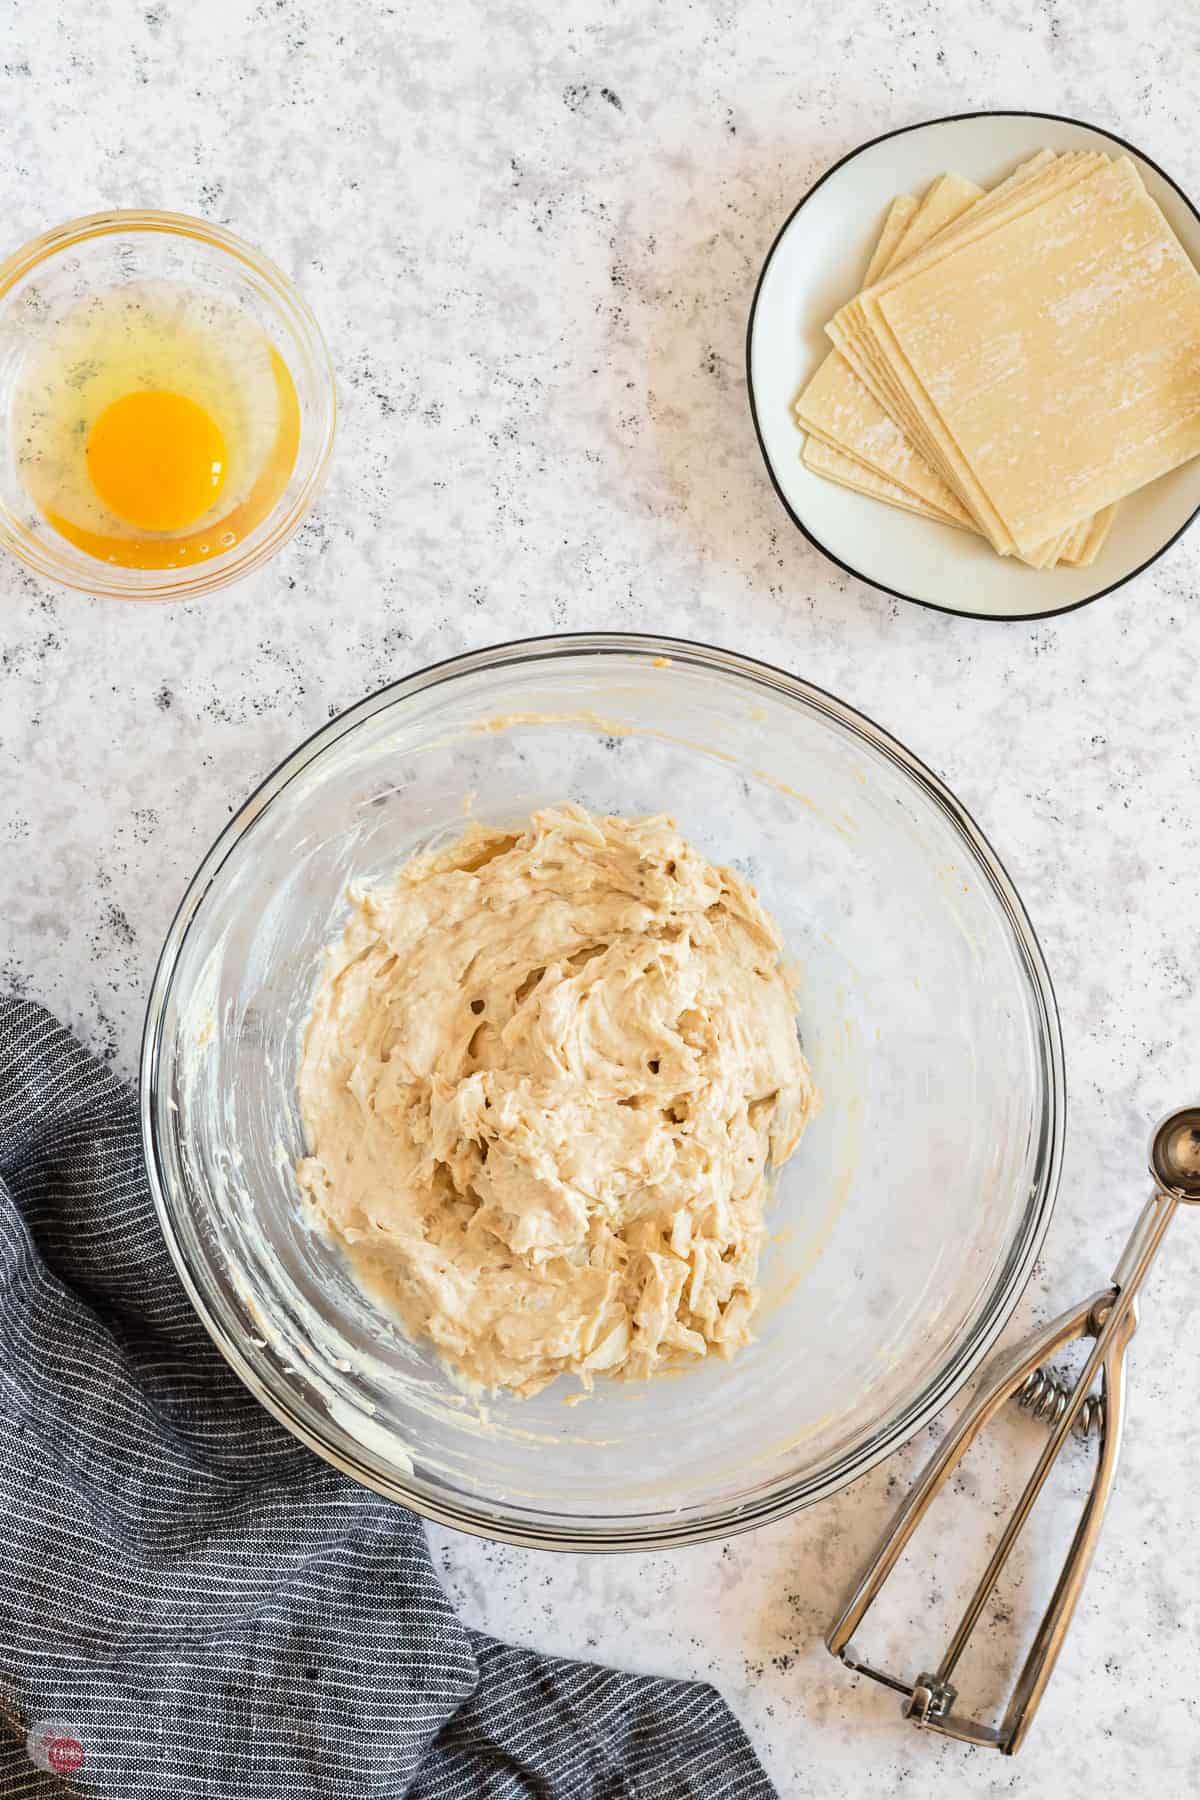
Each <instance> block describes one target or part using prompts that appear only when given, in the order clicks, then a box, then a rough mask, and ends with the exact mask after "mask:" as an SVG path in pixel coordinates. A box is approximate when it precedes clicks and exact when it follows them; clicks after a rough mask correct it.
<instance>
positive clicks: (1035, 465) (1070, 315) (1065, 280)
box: [795, 150, 1200, 569]
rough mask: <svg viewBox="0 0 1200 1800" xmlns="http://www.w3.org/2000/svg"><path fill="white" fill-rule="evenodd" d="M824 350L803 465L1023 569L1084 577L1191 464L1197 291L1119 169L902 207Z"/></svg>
mask: <svg viewBox="0 0 1200 1800" xmlns="http://www.w3.org/2000/svg"><path fill="white" fill-rule="evenodd" d="M826 331H827V333H828V335H829V337H830V338H831V339H832V340H833V343H834V345H835V346H836V348H835V350H834V351H833V352H832V354H831V355H829V356H827V357H826V359H825V361H824V362H823V363H822V365H821V367H820V368H819V369H818V370H817V372H816V374H815V375H814V376H813V378H812V380H811V381H810V382H809V383H808V385H807V387H806V388H805V389H804V391H803V392H802V393H801V395H800V397H799V399H798V400H797V401H796V403H795V415H796V422H797V424H799V425H800V427H801V428H802V430H803V431H804V432H805V433H806V440H805V444H804V449H803V457H804V461H805V463H806V464H807V466H808V467H809V468H810V469H812V470H813V471H814V472H815V473H816V474H818V475H822V476H825V477H826V478H827V479H828V480H831V481H836V482H839V483H840V484H841V485H843V486H845V487H850V488H853V489H855V490H856V491H857V492H859V493H862V494H868V495H870V496H871V497H872V498H874V499H877V500H883V501H886V502H887V503H888V504H889V505H891V506H898V507H901V508H903V509H904V510H905V511H907V512H914V513H918V514H920V516H921V517H923V518H929V519H935V520H937V521H939V522H940V523H942V524H945V525H953V526H956V527H957V528H959V529H960V530H964V531H974V532H977V533H978V534H979V535H980V536H981V537H983V538H985V539H986V540H987V542H988V543H989V544H990V545H991V546H992V548H993V549H994V550H995V551H996V552H997V553H998V554H999V555H1001V556H1016V557H1018V558H1019V559H1020V560H1021V561H1023V562H1026V563H1029V564H1030V565H1032V567H1034V568H1038V569H1044V568H1050V567H1052V566H1053V565H1054V564H1056V563H1068V564H1086V563H1090V562H1092V561H1093V560H1094V558H1095V557H1096V555H1097V553H1098V551H1099V550H1100V547H1101V545H1102V544H1103V543H1104V540H1105V538H1106V536H1107V535H1108V531H1109V528H1110V526H1111V524H1112V521H1113V515H1114V513H1115V511H1116V507H1117V503H1118V501H1120V500H1122V499H1124V498H1125V497H1126V495H1128V494H1132V493H1134V492H1135V491H1136V490H1137V489H1138V488H1140V487H1144V486H1145V485H1146V483H1147V482H1150V481H1154V480H1156V479H1157V478H1158V477H1159V476H1160V475H1165V474H1166V473H1167V471H1168V470H1169V469H1173V468H1175V467H1177V466H1178V465H1179V464H1180V463H1182V462H1186V461H1187V460H1188V459H1189V458H1190V457H1193V456H1196V455H1197V454H1200V275H1198V274H1197V271H1196V269H1195V267H1194V266H1193V264H1192V262H1191V261H1190V259H1189V257H1188V255H1187V253H1186V251H1185V250H1184V249H1183V246H1182V245H1181V244H1180V243H1179V240H1178V239H1177V238H1176V236H1175V234H1174V232H1173V231H1172V230H1171V228H1170V226H1169V225H1168V223H1167V221H1166V219H1165V218H1164V217H1163V215H1162V212H1161V211H1160V210H1159V208H1158V206H1157V205H1156V204H1155V202H1154V201H1153V200H1152V199H1151V198H1150V196H1149V194H1148V193H1147V192H1146V189H1145V187H1144V186H1143V184H1142V180H1141V176H1140V175H1139V174H1138V172H1137V170H1136V169H1135V167H1134V166H1133V164H1132V163H1131V162H1130V161H1129V159H1128V158H1127V157H1120V158H1118V159H1116V160H1114V159H1112V158H1109V157H1107V156H1102V155H1100V154H1099V153H1097V152H1094V151H1071V152H1067V153H1065V154H1062V155H1056V154H1055V153H1054V152H1053V151H1050V150H1042V151H1039V153H1038V154H1037V155H1036V156H1034V157H1032V158H1031V159H1030V160H1029V161H1028V162H1026V163H1023V164H1022V165H1021V167H1020V168H1018V169H1017V170H1016V171H1015V173H1014V174H1012V175H1010V176H1009V177H1008V179H1007V180H1006V181H1002V182H1001V183H1000V185H999V186H998V187H995V188H993V189H991V191H990V192H986V191H985V190H984V189H983V188H979V187H976V186H975V184H974V183H973V182H970V181H963V180H961V179H960V178H959V177H958V176H957V175H942V176H940V177H939V178H938V180H936V181H935V182H934V183H933V185H932V187H930V188H929V190H928V192H927V193H925V194H924V195H923V196H922V197H921V198H920V199H919V200H918V199H917V198H916V197H915V196H913V195H911V194H902V195H900V197H899V198H898V199H896V200H894V201H893V202H892V205H891V208H890V209H889V211H888V214H887V218H886V220H885V222H884V227H883V232H882V235H881V237H880V239H879V243H878V245H877V246H876V249H875V254H874V256H873V257H872V258H871V262H870V265H869V267H868V269H867V273H866V278H865V285H864V287H863V290H862V292H861V293H860V294H858V296H857V297H856V298H855V299H853V300H851V301H849V302H848V303H847V304H846V305H845V306H843V307H842V308H841V309H840V311H838V312H837V313H836V314H835V315H834V317H833V318H832V319H831V320H830V321H829V323H828V325H827V326H826Z"/></svg>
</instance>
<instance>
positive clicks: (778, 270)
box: [746, 112, 1200, 619]
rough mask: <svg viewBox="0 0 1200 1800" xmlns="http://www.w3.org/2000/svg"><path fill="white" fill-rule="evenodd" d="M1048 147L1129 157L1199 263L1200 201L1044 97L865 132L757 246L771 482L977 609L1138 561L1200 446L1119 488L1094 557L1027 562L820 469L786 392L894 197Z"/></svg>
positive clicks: (805, 374)
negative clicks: (1178, 464)
mask: <svg viewBox="0 0 1200 1800" xmlns="http://www.w3.org/2000/svg"><path fill="white" fill-rule="evenodd" d="M1043 147H1046V148H1049V149H1051V150H1100V151H1103V152H1104V153H1105V154H1106V155H1109V156H1118V155H1126V156H1129V157H1131V158H1132V159H1133V161H1134V162H1135V164H1136V165H1137V168H1138V170H1139V171H1140V173H1141V177H1142V180H1143V181H1144V182H1145V184H1146V188H1147V190H1148V192H1149V193H1150V194H1151V195H1152V196H1153V198H1154V199H1155V200H1156V201H1157V202H1158V204H1159V206H1161V208H1162V210H1163V212H1164V213H1165V214H1166V217H1167V219H1168V220H1169V221H1170V224H1171V226H1172V228H1173V230H1174V231H1175V232H1176V234H1177V235H1178V237H1179V240H1180V242H1181V243H1182V244H1183V246H1184V248H1185V249H1186V251H1187V252H1188V255H1189V256H1190V257H1191V258H1192V261H1193V262H1194V263H1196V264H1197V265H1198V266H1200V212H1198V211H1197V209H1196V207H1195V206H1194V205H1193V203H1192V202H1191V201H1190V200H1189V199H1188V197H1187V195H1186V194H1185V193H1184V192H1183V190H1182V188H1180V187H1178V186H1177V185H1176V183H1175V182H1174V181H1172V180H1171V178H1170V176H1169V175H1167V174H1166V173H1165V172H1164V171H1163V170H1162V169H1160V168H1159V167H1158V164H1157V163H1155V162H1152V161H1151V160H1150V158H1149V157H1147V156H1145V155H1143V153H1142V152H1141V151H1140V150H1137V149H1136V148H1135V147H1134V146H1133V145H1132V144H1128V143H1126V142H1125V140H1124V139H1123V138H1119V137H1115V136H1114V135H1113V134H1112V133H1111V132H1108V131H1102V130H1101V129H1100V128H1099V127H1098V126H1095V125H1085V124H1082V123H1081V122H1080V121H1079V120H1076V119H1063V118H1059V117H1057V116H1056V115H1054V114H1052V113H1027V112H1021V113H1017V112H989V113H969V114H966V115H964V116H961V117H958V118H951V119H935V120H932V121H931V122H930V123H929V124H927V125H910V126H908V127H907V128H905V129H904V130H901V131H893V132H889V133H888V134H887V135H886V136H885V137H880V138H875V139H874V140H873V142H871V143H869V144H864V145H862V147H861V148H860V149H858V150H854V151H852V152H851V154H850V155H849V156H846V157H843V159H842V161H841V162H839V163H837V164H835V165H834V167H833V168H832V169H830V170H829V171H828V172H827V173H826V174H825V175H823V176H822V177H821V179H820V180H819V181H818V182H817V184H816V186H815V187H812V188H810V189H809V191H808V193H807V194H806V195H805V196H804V198H803V199H802V200H801V201H800V203H799V204H798V205H797V206H796V208H795V210H794V211H793V212H792V214H791V216H790V217H789V219H788V220H787V222H786V224H785V225H784V226H783V229H782V230H781V231H780V233H779V235H778V237H777V238H776V239H775V242H774V243H773V244H772V246H771V249H770V251H769V253H768V255H767V260H766V262H765V263H764V265H763V270H762V274H761V275H760V276H759V278H758V286H757V287H756V289H755V293H754V301H753V304H752V306H751V308H750V322H749V326H748V329H747V333H746V374H747V381H748V385H749V391H750V408H751V411H752V413H753V415H754V425H755V429H756V431H757V433H758V441H759V445H760V446H761V449H762V453H763V456H764V458H765V460H766V464H767V469H768V471H769V473H770V476H771V480H772V482H773V483H774V485H775V491H776V492H777V494H778V495H779V498H780V499H781V500H782V502H783V504H784V506H785V507H786V508H787V510H788V512H789V513H790V514H791V517H792V519H793V520H794V522H795V523H796V524H797V525H798V526H799V528H800V530H801V531H802V532H803V533H804V535H805V537H807V538H808V539H809V540H810V542H811V543H813V544H815V545H816V547H817V549H818V550H821V551H823V552H824V553H825V555H826V556H828V557H830V558H831V560H832V561H834V562H836V563H838V564H840V565H841V567H842V568H843V569H845V570H847V571H848V572H849V573H850V574H851V575H856V576H858V577H859V578H860V580H863V581H868V582H870V583H871V585H872V586H873V587H877V588H882V589H883V590H884V592H885V593H889V594H894V595H896V597H897V598H898V599H901V600H916V601H919V602H920V603H921V604H922V605H924V606H933V607H938V608H940V609H941V610H942V611H944V612H956V613H967V614H969V615H970V616H972V617H974V618H984V619H1032V618H1040V617H1043V616H1044V615H1045V614H1047V613H1057V612H1067V611H1069V610H1070V608H1072V607H1075V606H1083V605H1085V604H1086V602H1087V601H1089V600H1098V599H1099V598H1100V596H1101V595H1102V594H1109V593H1111V592H1112V590H1113V589H1114V588H1117V587H1120V586H1121V585H1122V583H1123V582H1126V581H1130V580H1132V578H1133V577H1134V576H1135V575H1139V574H1141V572H1142V571H1143V570H1144V569H1146V568H1148V567H1149V566H1150V564H1151V563H1152V562H1154V561H1155V560H1156V559H1157V558H1158V557H1160V556H1161V555H1162V554H1163V553H1164V551H1166V550H1168V549H1169V548H1170V547H1171V545H1172V544H1173V543H1174V542H1175V540H1176V538H1177V537H1179V535H1180V533H1181V532H1183V531H1185V530H1186V529H1187V527H1188V525H1190V524H1191V522H1192V520H1193V519H1194V518H1195V516H1196V514H1197V512H1198V511H1200V458H1196V459H1194V460H1193V461H1192V462H1190V463H1185V464H1184V465H1183V467H1182V468H1179V469H1175V470H1173V471H1172V473H1171V474H1169V475H1164V476H1162V477H1161V478H1160V479H1159V480H1158V481H1155V482H1152V483H1151V484H1150V485H1149V486H1148V487H1145V488H1143V489H1142V490H1141V491H1140V492H1139V493H1136V494H1132V495H1130V496H1129V498H1128V499H1126V500H1123V501H1122V502H1121V505H1120V507H1119V508H1118V510H1117V517H1116V521H1115V523H1114V525H1113V528H1112V531H1111V532H1110V534H1109V537H1108V541H1107V543H1106V544H1105V545H1104V548H1103V549H1102V550H1101V552H1100V555H1099V556H1098V557H1097V559H1096V561H1095V562H1094V563H1093V564H1092V566H1091V567H1090V568H1086V569H1072V568H1066V567H1063V568H1056V569H1030V568H1028V567H1026V566H1025V565H1024V564H1022V563H1020V562H1018V561H1017V560H1016V558H1015V557H1000V556H996V555H995V554H994V553H993V551H992V550H991V549H990V548H989V546H988V545H987V544H985V543H984V541H983V539H982V538H978V537H975V536H974V535H973V534H970V533H968V532H963V531H954V530H952V529H951V528H950V527H949V526H945V525H937V524H935V523H933V521H931V520H928V519H921V518H917V517H916V516H915V515H913V514H909V513H904V512H901V511H899V510H898V509H897V508H895V507H892V506H886V505H884V504H883V503H882V502H880V501H878V500H871V499H868V498H866V497H865V496H863V495H860V494H856V493H853V492H851V491H850V490H849V489H848V488H843V487H838V486H836V485H835V484H834V483H833V482H831V481H826V480H824V479H823V478H822V477H821V476H819V475H815V474H814V473H813V472H812V470H810V469H808V468H806V466H805V465H804V463H803V462H802V461H801V458H800V451H801V448H802V444H803V437H802V434H801V432H800V430H799V428H798V426H797V424H796V421H795V419H794V418H793V416H792V403H793V401H794V400H795V399H796V396H797V395H798V394H799V392H800V390H801V388H802V387H803V386H804V384H805V382H806V381H807V380H808V378H809V376H810V375H811V374H812V373H813V371H814V370H815V369H816V368H817V367H818V365H819V364H820V362H821V361H822V359H823V358H824V357H825V356H826V354H827V353H828V351H829V349H830V344H829V340H828V338H827V337H826V336H825V332H824V326H825V321H826V320H827V319H828V318H829V317H830V315H831V314H832V313H833V312H835V311H836V310H837V308H838V307H839V306H840V305H841V304H842V302H843V301H844V300H847V299H849V298H850V297H851V296H852V295H853V294H855V293H857V291H858V289H859V288H860V287H861V285H862V275H863V271H864V269H865V268H866V265H867V261H868V259H869V257H870V255H871V252H872V250H873V249H874V246H875V241H876V239H877V238H878V236H879V232H880V229H881V227H882V224H883V217H884V214H885V212H886V211H887V208H888V205H889V203H890V202H891V201H892V200H893V199H894V198H895V196H896V195H897V194H902V193H915V192H918V191H919V190H921V189H922V188H924V187H927V186H928V185H929V183H930V182H931V181H933V180H934V179H935V178H936V177H937V176H938V175H941V174H944V173H946V172H951V173H953V174H956V175H962V176H965V177H966V178H967V179H969V180H971V181H976V182H978V183H979V184H980V185H981V186H983V187H991V186H993V185H994V184H995V183H996V182H997V181H999V180H1001V179H1002V178H1003V177H1004V176H1005V175H1007V174H1009V173H1011V171H1012V169H1013V168H1014V167H1015V166H1016V164H1017V163H1019V162H1020V161H1021V160H1022V159H1023V158H1025V157H1027V156H1031V155H1032V154H1033V153H1034V152H1035V151H1037V150H1040V149H1042V148H1043Z"/></svg>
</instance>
